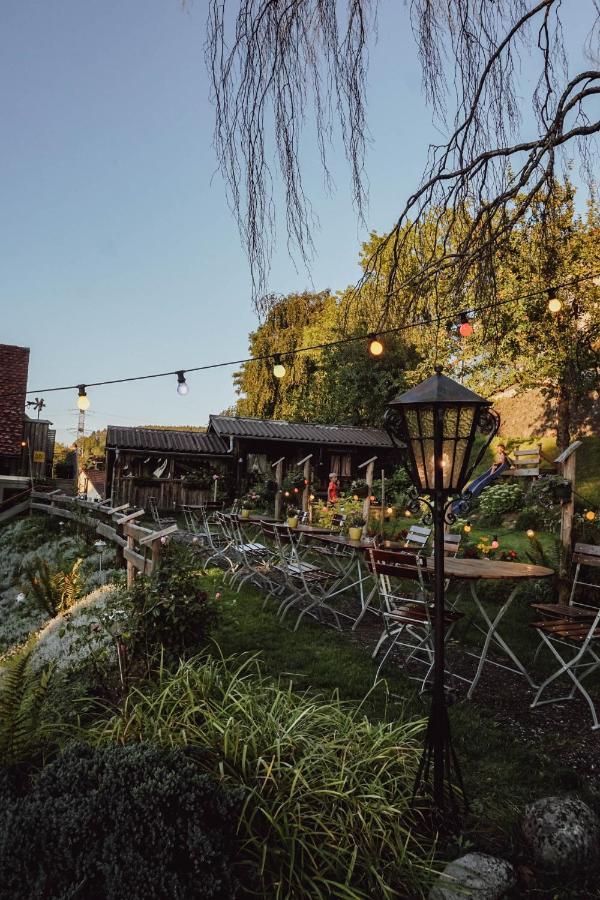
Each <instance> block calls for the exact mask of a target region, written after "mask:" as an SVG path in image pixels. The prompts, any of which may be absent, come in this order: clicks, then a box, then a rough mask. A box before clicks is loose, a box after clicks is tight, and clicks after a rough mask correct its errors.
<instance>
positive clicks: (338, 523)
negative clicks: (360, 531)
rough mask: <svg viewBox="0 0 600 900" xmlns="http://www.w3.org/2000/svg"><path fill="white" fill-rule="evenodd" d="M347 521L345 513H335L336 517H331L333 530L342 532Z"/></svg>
mask: <svg viewBox="0 0 600 900" xmlns="http://www.w3.org/2000/svg"><path fill="white" fill-rule="evenodd" d="M345 521H346V516H345V515H343V513H335V515H333V516H332V517H331V527H332V529H335V530H336V531H337V530H339V531H341V530H342V528H343V527H344V522H345Z"/></svg>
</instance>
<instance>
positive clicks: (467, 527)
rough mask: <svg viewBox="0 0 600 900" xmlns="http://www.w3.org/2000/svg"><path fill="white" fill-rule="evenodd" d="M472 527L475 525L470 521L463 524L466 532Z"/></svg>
mask: <svg viewBox="0 0 600 900" xmlns="http://www.w3.org/2000/svg"><path fill="white" fill-rule="evenodd" d="M472 527H473V526H472V525H471V523H470V522H465V524H464V525H463V531H464V532H465V534H469V532H470V531H471V529H472Z"/></svg>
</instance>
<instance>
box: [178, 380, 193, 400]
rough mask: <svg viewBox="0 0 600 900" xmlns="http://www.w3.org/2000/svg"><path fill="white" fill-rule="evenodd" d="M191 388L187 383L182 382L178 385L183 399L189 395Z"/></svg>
mask: <svg viewBox="0 0 600 900" xmlns="http://www.w3.org/2000/svg"><path fill="white" fill-rule="evenodd" d="M189 390H190V387H189V385H188V383H187V381H180V382H179V384H178V385H177V393H178V394H181V396H182V397H185V395H186V394H188V393H189Z"/></svg>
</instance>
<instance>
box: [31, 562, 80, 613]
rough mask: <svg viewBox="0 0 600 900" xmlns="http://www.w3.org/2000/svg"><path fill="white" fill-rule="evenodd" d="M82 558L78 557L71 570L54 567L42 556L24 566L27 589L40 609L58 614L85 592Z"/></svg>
mask: <svg viewBox="0 0 600 900" xmlns="http://www.w3.org/2000/svg"><path fill="white" fill-rule="evenodd" d="M81 562H82V560H81V559H76V560H75V562H74V563H73V565H72V567H71V568H70V570H69V571H67V572H64V571H62V570H61V569H58V570H55V569H52V568H51V566H50V564H49V563H48V562H47V561H46V560H45V559H43V558H42V557H39V558H35V559H34V560H33V561H32V562H30V563H28V564H27V565H25V566H24V567H23V572H24V575H25V578H26V579H27V581H26V589H27V592H28V593H29V594H30V595H31V597H32V598H33V600H34V602H35V603H36V604H37V605H38V607H39V608H40V610H42V611H43V612H46V613H48V615H50V616H56V615H58V613H60V612H64V611H65V610H67V609H68V608H69V607H70V606H72V605H73V604H74V603H75V601H76V600H79V598H80V597H81V595H82V593H83V579H82V576H81V574H80V571H79V570H80V568H81Z"/></svg>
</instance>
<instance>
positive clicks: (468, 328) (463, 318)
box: [458, 313, 473, 337]
mask: <svg viewBox="0 0 600 900" xmlns="http://www.w3.org/2000/svg"><path fill="white" fill-rule="evenodd" d="M458 333H459V334H460V336H461V337H471V335H472V334H473V326H472V325H471V323H470V322H469V317H468V316H467V314H466V313H461V314H460V326H459V329H458Z"/></svg>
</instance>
